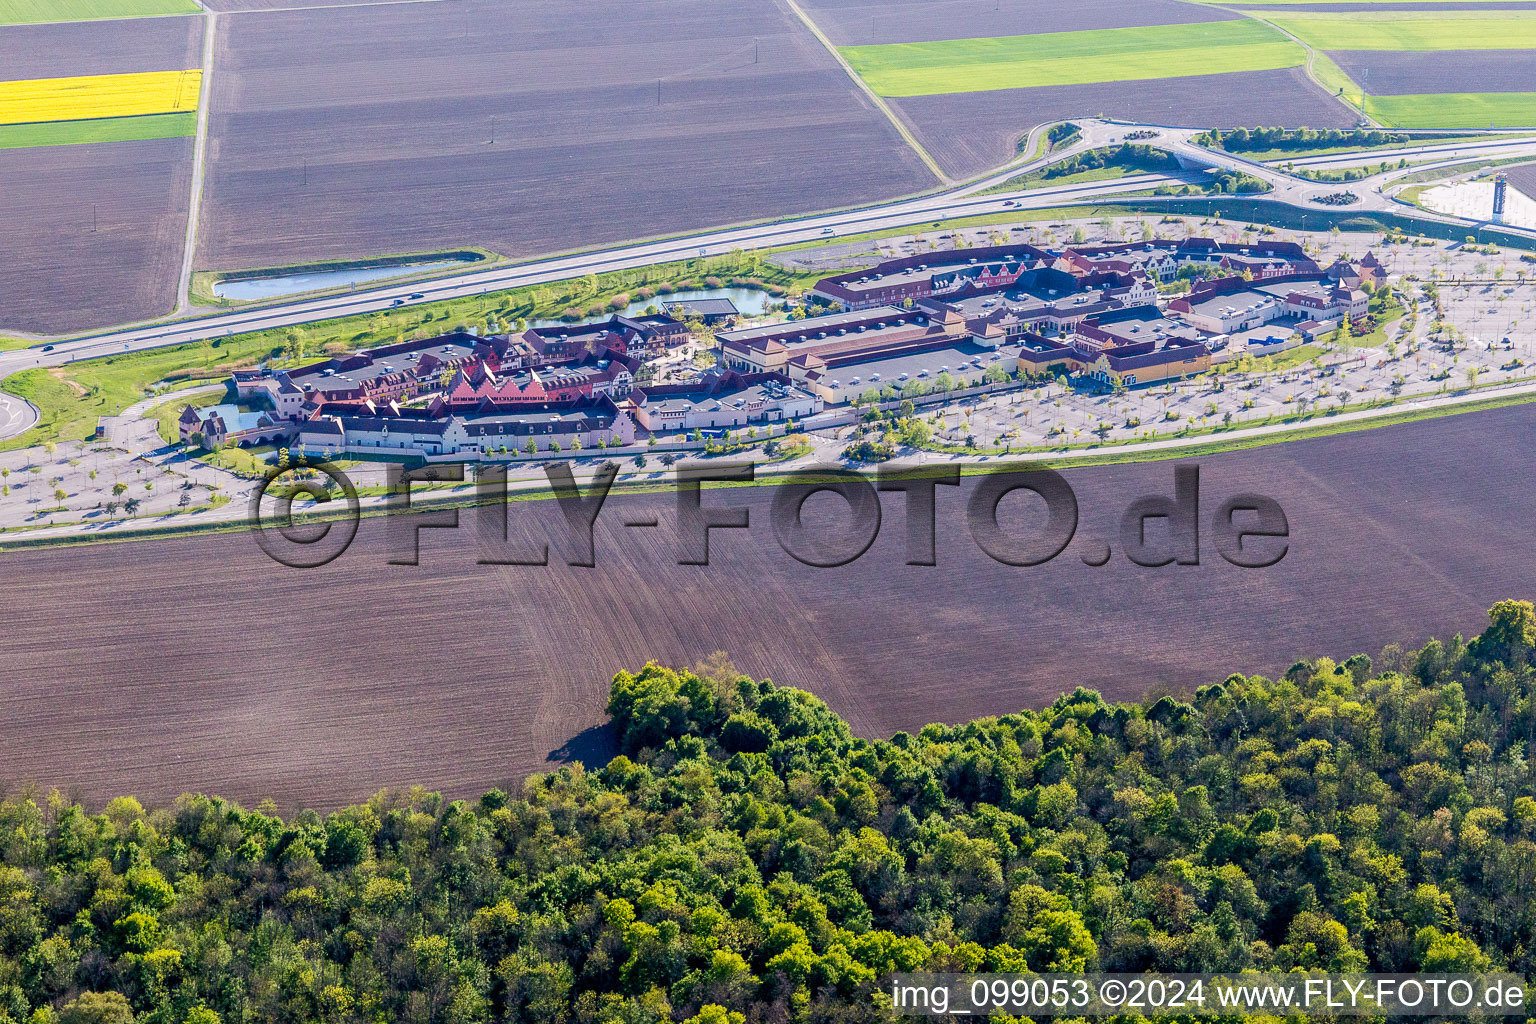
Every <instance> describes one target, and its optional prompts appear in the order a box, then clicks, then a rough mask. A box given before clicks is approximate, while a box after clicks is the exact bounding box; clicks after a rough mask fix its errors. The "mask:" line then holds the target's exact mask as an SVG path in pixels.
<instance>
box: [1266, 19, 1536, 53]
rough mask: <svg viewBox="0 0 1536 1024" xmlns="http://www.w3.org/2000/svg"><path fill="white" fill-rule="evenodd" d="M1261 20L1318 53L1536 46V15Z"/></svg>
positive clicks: (1518, 48)
mask: <svg viewBox="0 0 1536 1024" xmlns="http://www.w3.org/2000/svg"><path fill="white" fill-rule="evenodd" d="M1264 17H1265V19H1266V20H1268V21H1269V22H1271V23H1273V24H1275V25H1277V26H1279V27H1280V28H1282V29H1284V30H1285V31H1287V32H1289V33H1291V34H1292V35H1294V36H1296V38H1298V39H1300V40H1301V41H1302V42H1304V43H1306V44H1308V45H1309V46H1314V47H1316V48H1317V49H1319V50H1398V51H1401V50H1419V51H1423V50H1523V49H1527V48H1532V47H1536V11H1427V12H1426V11H1380V10H1370V11H1330V12H1310V11H1309V12H1306V13H1300V12H1297V13H1280V14H1273V13H1269V12H1265V14H1264Z"/></svg>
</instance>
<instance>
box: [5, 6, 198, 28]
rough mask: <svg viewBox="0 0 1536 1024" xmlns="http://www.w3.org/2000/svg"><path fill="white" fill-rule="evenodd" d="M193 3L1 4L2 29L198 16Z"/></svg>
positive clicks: (196, 7)
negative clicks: (69, 22)
mask: <svg viewBox="0 0 1536 1024" xmlns="http://www.w3.org/2000/svg"><path fill="white" fill-rule="evenodd" d="M198 10H199V8H198V6H197V4H195V3H193V2H192V0H0V25H27V24H39V23H43V22H61V21H91V20H96V19H110V18H143V17H154V16H163V15H167V14H197V13H198Z"/></svg>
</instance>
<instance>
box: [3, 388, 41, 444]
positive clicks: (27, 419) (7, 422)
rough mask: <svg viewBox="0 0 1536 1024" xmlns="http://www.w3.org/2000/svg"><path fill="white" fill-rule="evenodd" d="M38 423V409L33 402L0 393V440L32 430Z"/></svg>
mask: <svg viewBox="0 0 1536 1024" xmlns="http://www.w3.org/2000/svg"><path fill="white" fill-rule="evenodd" d="M36 422H37V409H36V408H35V407H34V406H33V405H32V403H31V402H29V401H27V400H26V399H24V398H17V397H16V396H15V395H7V394H5V393H4V392H0V438H3V437H15V436H16V435H17V434H19V433H21V432H22V431H24V430H31V429H32V425H33V424H35V423H36Z"/></svg>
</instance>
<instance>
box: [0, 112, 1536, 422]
mask: <svg viewBox="0 0 1536 1024" xmlns="http://www.w3.org/2000/svg"><path fill="white" fill-rule="evenodd" d="M1076 123H1077V124H1079V126H1080V127H1081V129H1082V138H1081V139H1080V140H1078V141H1077V142H1076V143H1074V144H1072V145H1071V146H1068V147H1065V148H1063V149H1059V150H1057V151H1054V152H1052V153H1049V154H1047V155H1045V156H1042V157H1039V158H1037V159H1035V160H1026V159H1023V158H1020V159H1018V160H1015V161H1012V162H1010V163H1009V164H1006V165H1004V166H1003V167H1000V168H998V169H997V170H996V171H993V172H991V173H989V174H987V175H985V176H983V177H981V178H979V179H976V180H973V181H970V182H967V183H965V184H962V185H959V186H956V187H954V188H951V189H947V190H945V191H942V192H937V193H933V194H929V195H923V196H917V197H912V198H907V199H899V200H895V201H892V202H888V203H881V204H876V205H873V206H869V207H865V208H861V209H852V210H842V211H837V212H833V213H824V214H814V215H810V216H805V217H795V218H787V219H782V220H777V221H771V222H766V223H759V224H750V225H744V226H740V227H732V228H723V229H718V230H709V231H702V232H698V233H695V234H690V235H684V236H679V237H674V238H667V239H659V240H655V241H649V242H641V243H636V244H631V245H620V246H614V247H611V248H607V249H600V250H594V251H590V252H580V253H574V254H570V255H565V256H555V257H550V258H546V259H539V260H532V261H529V262H525V263H518V264H512V265H501V266H496V267H490V268H487V269H483V270H472V271H468V272H464V273H459V274H453V275H450V276H446V277H442V278H438V279H435V280H431V281H416V282H413V283H409V284H397V285H387V286H382V287H378V288H370V289H366V290H359V291H355V292H348V293H345V294H337V295H330V296H325V297H320V298H309V299H296V300H293V301H288V302H278V303H273V304H268V305H263V306H258V307H245V308H241V309H237V310H232V311H221V312H217V313H212V314H209V315H205V316H200V317H195V318H189V319H184V320H179V321H174V322H165V323H157V324H148V325H140V326H132V327H125V328H120V329H114V330H110V331H105V332H101V333H98V334H93V335H87V336H84V337H78V338H73V339H69V340H63V341H55V342H52V343H50V344H46V345H45V344H43V343H39V344H38V345H36V346H33V347H31V348H25V349H18V350H14V351H10V352H4V353H0V379H3V378H4V377H5V376H7V375H9V374H12V373H15V372H17V371H19V370H24V369H28V368H32V367H38V366H57V365H61V364H63V363H67V362H73V361H76V360H80V359H90V358H95V357H99V356H106V355H113V354H118V353H122V352H128V351H138V350H142V349H151V348H159V347H163V346H167V345H177V344H182V343H185V342H189V341H200V340H202V339H204V338H210V337H225V336H229V335H234V334H240V333H244V332H248V331H254V330H262V329H266V328H274V327H286V326H290V325H294V324H304V323H313V322H316V321H320V320H328V319H333V318H336V317H343V316H353V315H357V314H361V313H369V312H374V311H378V310H385V309H391V308H395V307H397V306H400V305H407V306H408V305H416V304H421V303H427V302H434V301H439V300H443V299H451V298H459V297H463V296H469V295H476V294H481V293H485V292H490V291H498V290H502V289H506V288H512V287H517V286H521V285H533V284H545V283H549V282H554V281H561V280H566V279H569V278H574V277H581V276H585V275H587V274H595V273H602V272H605V271H612V270H623V269H629V268H633V267H641V266H647V265H651V264H655V263H665V262H672V261H676V260H682V259H687V258H690V257H694V256H712V255H721V254H724V253H727V252H730V251H731V250H734V249H758V248H766V247H770V246H782V245H790V244H794V243H797V242H807V241H817V240H822V241H829V242H830V241H832V240H835V239H836V238H838V237H843V236H848V235H858V234H863V233H865V232H870V231H880V230H886V229H891V228H901V227H909V226H914V225H918V224H928V223H933V222H938V221H944V220H951V219H954V218H959V217H970V216H977V215H985V214H993V213H1005V212H1008V211H1011V210H1028V209H1043V208H1048V207H1054V206H1064V205H1073V204H1084V203H1092V202H1095V201H1098V200H1107V199H1112V198H1113V197H1115V196H1117V195H1121V194H1124V193H1127V192H1136V191H1143V190H1147V189H1152V188H1156V187H1158V186H1161V185H1181V184H1185V183H1188V182H1189V181H1193V180H1198V179H1199V176H1200V175H1201V174H1202V173H1205V172H1207V171H1208V170H1209V169H1210V168H1212V167H1219V168H1224V169H1231V170H1237V171H1242V172H1244V173H1248V174H1252V175H1254V176H1256V177H1259V178H1262V179H1263V180H1264V181H1265V182H1267V183H1268V184H1269V185H1270V186H1271V188H1272V189H1273V191H1271V192H1270V193H1267V194H1265V196H1264V198H1265V199H1268V200H1272V201H1278V202H1283V203H1288V204H1291V205H1294V206H1297V207H1299V208H1302V209H1311V210H1319V211H1323V210H1328V211H1336V210H1338V209H1339V208H1337V207H1323V206H1319V205H1318V204H1317V202H1316V200H1317V199H1318V197H1320V196H1324V195H1327V194H1329V193H1334V192H1339V191H1342V190H1344V189H1346V188H1347V189H1348V190H1349V191H1352V192H1355V193H1356V194H1358V195H1360V197H1361V199H1360V202H1359V203H1358V204H1356V205H1353V206H1350V207H1346V208H1344V209H1347V210H1350V211H1356V210H1358V211H1361V212H1366V211H1372V210H1382V211H1391V212H1394V213H1399V214H1403V215H1408V216H1417V217H1420V218H1423V219H1426V220H1439V221H1443V222H1451V223H1465V224H1468V226H1471V222H1467V221H1458V220H1457V219H1456V218H1453V217H1442V216H1439V215H1436V214H1430V213H1427V212H1425V211H1422V210H1417V209H1416V208H1412V207H1407V206H1405V205H1402V204H1400V203H1397V202H1396V201H1394V200H1393V199H1391V198H1390V197H1389V196H1388V195H1385V194H1383V192H1382V191H1380V189H1381V188H1384V187H1386V186H1387V185H1389V184H1390V181H1391V179H1392V178H1394V177H1402V176H1404V175H1406V174H1409V173H1413V171H1416V170H1421V169H1423V165H1421V166H1420V167H1416V168H1413V169H1412V170H1389V171H1388V172H1386V173H1385V174H1381V175H1377V176H1375V177H1373V178H1368V179H1364V180H1362V181H1357V182H1351V183H1349V184H1348V185H1347V186H1345V185H1337V184H1329V183H1322V182H1314V181H1307V180H1306V179H1303V178H1298V177H1295V176H1294V175H1292V174H1290V173H1288V172H1286V171H1285V170H1283V169H1281V168H1279V167H1276V166H1274V165H1273V164H1267V163H1260V162H1257V161H1253V160H1249V159H1247V158H1244V157H1241V156H1236V155H1232V154H1227V153H1221V152H1214V151H1212V150H1208V149H1205V148H1203V147H1200V146H1197V145H1195V144H1194V143H1193V142H1191V141H1190V140H1191V139H1192V138H1193V137H1194V136H1195V135H1197V134H1199V131H1200V130H1198V129H1190V128H1171V127H1167V126H1158V125H1141V124H1124V123H1114V122H1105V121H1097V120H1084V121H1078V122H1076ZM1038 131H1039V129H1037V130H1036V133H1032V134H1031V136H1030V139H1031V141H1033V139H1034V138H1036V137H1037V133H1038ZM1148 131H1154V132H1157V136H1156V137H1155V138H1150V139H1143V140H1138V141H1143V142H1145V143H1146V144H1149V145H1152V146H1155V147H1157V148H1161V149H1164V150H1166V151H1168V152H1170V153H1172V154H1173V155H1174V156H1175V157H1177V158H1179V160H1180V161H1181V163H1184V164H1185V165H1186V166H1188V167H1189V171H1188V172H1186V173H1184V174H1182V175H1178V176H1170V175H1162V174H1136V175H1129V176H1126V177H1122V178H1116V179H1112V180H1108V181H1101V182H1086V183H1079V184H1073V185H1048V186H1045V187H1038V188H1033V189H1028V190H1019V191H1009V192H993V193H990V194H983V193H986V190H987V189H989V188H992V187H994V186H996V185H1000V184H1002V183H1004V182H1006V181H1008V180H1009V179H1011V178H1013V177H1015V176H1017V175H1019V174H1023V173H1026V172H1028V171H1030V170H1033V169H1036V168H1039V167H1043V166H1045V165H1047V164H1050V163H1054V162H1056V161H1058V160H1061V159H1064V158H1066V157H1069V156H1071V155H1074V154H1076V153H1081V152H1085V151H1088V150H1091V149H1097V148H1101V147H1104V146H1109V145H1114V144H1116V143H1120V142H1123V141H1126V137H1127V136H1128V135H1130V134H1133V133H1137V134H1140V133H1143V132H1148ZM1517 155H1530V156H1533V157H1536V137H1531V136H1520V137H1512V138H1510V139H1509V140H1508V141H1505V140H1499V141H1497V142H1481V143H1462V144H1448V145H1438V144H1417V145H1414V146H1407V147H1401V148H1396V149H1380V150H1372V151H1368V152H1363V153H1357V154H1353V155H1351V154H1333V155H1329V156H1325V157H1319V158H1315V159H1307V160H1300V159H1298V160H1296V161H1294V164H1295V166H1307V167H1328V166H1350V165H1351V164H1350V163H1345V162H1344V161H1352V164H1353V165H1355V166H1358V165H1359V164H1361V163H1366V162H1368V163H1379V162H1381V161H1387V162H1390V163H1396V162H1397V161H1398V160H1400V159H1405V158H1406V159H1408V160H1410V162H1413V161H1414V160H1415V159H1420V160H1422V159H1425V158H1432V159H1434V160H1436V161H1438V163H1436V164H1433V165H1434V166H1437V165H1438V164H1440V163H1443V164H1447V165H1449V164H1453V163H1457V162H1464V161H1465V160H1467V159H1472V158H1483V157H1487V158H1489V159H1503V158H1507V157H1510V156H1517ZM1530 234H1531V235H1532V237H1533V238H1536V232H1530ZM10 401H11V405H10V406H8V407H6V406H0V439H3V438H7V437H12V436H15V434H17V433H20V431H21V430H24V429H26V428H27V427H29V426H30V425H31V421H30V420H29V419H28V416H27V414H26V413H25V412H22V411H21V407H22V406H24V405H25V403H20V400H19V399H15V398H11V399H10ZM8 410H9V411H10V414H9V415H8V416H7V411H8Z"/></svg>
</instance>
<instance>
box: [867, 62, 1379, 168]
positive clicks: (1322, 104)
mask: <svg viewBox="0 0 1536 1024" xmlns="http://www.w3.org/2000/svg"><path fill="white" fill-rule="evenodd" d="M890 103H891V106H892V107H893V108H895V110H896V111H897V112H898V113H899V114H900V115H901V116H902V117H903V118H904V119H905V120H906V122H907V123H908V124H909V125H910V126H911V127H912V129H913V132H914V134H916V135H917V138H918V140H919V141H920V142H921V143H922V144H923V146H924V147H925V148H926V149H927V150H928V152H929V153H931V154H932V155H933V157H934V159H936V160H938V162H939V163H940V165H941V166H943V167H944V169H945V170H946V171H948V172H949V173H951V174H954V175H957V176H962V177H963V176H968V175H972V174H979V173H981V172H983V171H986V170H989V169H990V168H993V167H996V166H998V165H999V164H1001V163H1003V162H1004V161H1006V160H1008V159H1009V158H1010V157H1012V156H1013V155H1014V154H1015V152H1016V150H1017V146H1018V142H1019V140H1020V139H1021V138H1022V137H1023V136H1024V135H1025V133H1026V132H1028V130H1029V128H1030V127H1032V126H1033V125H1036V124H1041V123H1043V122H1046V121H1053V120H1057V119H1058V118H1071V117H1085V116H1092V115H1095V114H1099V113H1104V114H1109V115H1111V116H1115V117H1122V118H1126V119H1129V120H1134V121H1147V122H1150V123H1153V124H1170V123H1180V124H1198V125H1212V126H1216V125H1222V126H1228V127H1236V126H1238V125H1258V124H1290V125H1309V126H1312V127H1317V128H1347V127H1349V126H1350V125H1352V124H1354V122H1355V120H1356V118H1357V117H1358V116H1359V115H1357V114H1355V113H1354V112H1353V111H1351V110H1350V109H1349V108H1348V107H1346V106H1345V105H1344V104H1342V103H1340V102H1338V101H1337V100H1335V99H1333V98H1331V97H1329V96H1328V95H1326V94H1325V93H1324V92H1323V91H1322V90H1321V89H1319V88H1318V87H1317V86H1316V85H1314V84H1313V83H1312V82H1311V81H1309V80H1308V78H1307V76H1306V74H1305V72H1303V71H1302V70H1301V69H1300V68H1292V69H1290V70H1286V71H1251V72H1246V73H1242V74H1235V75H1198V76H1193V77H1189V78H1167V79H1162V80H1160V81H1156V82H1136V83H1130V84H1126V83H1117V82H1107V83H1103V84H1099V85H1074V86H1056V87H1050V88H1043V89H1010V90H1006V91H1002V92H973V93H951V94H948V95H944V96H913V97H909V98H906V99H898V100H891V101H890Z"/></svg>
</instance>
